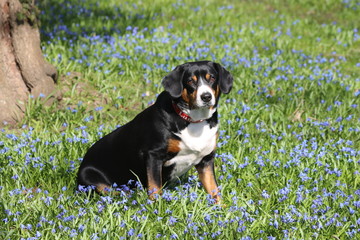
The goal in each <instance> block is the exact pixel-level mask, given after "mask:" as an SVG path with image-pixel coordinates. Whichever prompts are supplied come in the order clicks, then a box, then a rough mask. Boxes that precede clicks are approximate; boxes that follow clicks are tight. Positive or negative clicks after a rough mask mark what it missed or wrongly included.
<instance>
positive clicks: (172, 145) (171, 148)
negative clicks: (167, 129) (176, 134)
mask: <svg viewBox="0 0 360 240" xmlns="http://www.w3.org/2000/svg"><path fill="white" fill-rule="evenodd" d="M167 151H168V152H172V153H178V152H179V151H180V140H176V139H172V138H170V139H169V141H168V147H167Z"/></svg>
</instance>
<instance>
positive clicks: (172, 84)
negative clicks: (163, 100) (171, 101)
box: [162, 65, 184, 98]
mask: <svg viewBox="0 0 360 240" xmlns="http://www.w3.org/2000/svg"><path fill="white" fill-rule="evenodd" d="M183 76H184V65H179V66H177V67H176V68H175V69H174V70H172V71H171V72H170V73H169V74H168V75H167V76H165V77H164V79H163V80H162V85H163V86H164V88H165V91H167V92H168V93H170V95H171V96H172V97H173V98H178V97H180V96H181V92H182V90H183V83H182V79H183Z"/></svg>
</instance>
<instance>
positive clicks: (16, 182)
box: [0, 0, 360, 239]
mask: <svg viewBox="0 0 360 240" xmlns="http://www.w3.org/2000/svg"><path fill="white" fill-rule="evenodd" d="M39 8H40V9H41V10H42V14H41V16H40V19H41V23H42V25H41V36H42V48H43V52H44V54H45V56H46V58H47V59H48V61H50V62H51V63H52V64H54V65H55V66H56V67H57V69H58V71H59V75H60V78H59V82H58V86H59V89H60V91H62V94H63V99H62V101H60V102H56V103H54V104H53V105H51V106H44V105H43V104H42V99H33V98H30V99H29V104H28V110H27V112H26V118H25V119H24V121H23V122H22V123H19V125H18V126H16V127H5V128H4V129H1V130H0V174H1V177H0V198H1V201H0V239H154V238H157V237H159V238H162V239H356V238H359V235H360V234H359V232H360V214H359V211H360V175H359V174H360V172H359V171H360V167H359V163H360V162H359V161H360V134H359V131H360V106H359V105H360V76H359V71H360V62H359V59H360V50H359V49H360V37H359V32H358V31H359V21H358V16H359V12H360V3H359V2H358V1H355V0H354V1H352V0H344V1H335V0H327V1H295V0H291V1H279V0H267V1H230V0H228V1H222V2H221V3H219V1H199V0H198V1H189V0H183V1H169V0H156V1H135V2H134V3H130V2H122V1H121V2H119V1H115V0H110V1H101V2H98V1H93V0H88V1H85V0H83V1H80V2H79V1H72V0H68V1H65V0H63V1H53V0H44V1H41V3H39ZM203 59H208V60H213V61H216V62H219V63H221V64H222V65H224V66H225V67H226V68H227V69H228V70H229V71H230V72H231V73H232V74H233V76H234V79H235V83H234V88H233V90H232V92H231V93H230V94H229V95H223V96H222V99H221V103H220V109H219V114H220V115H221V117H220V121H221V130H220V137H219V143H218V150H217V159H216V173H217V177H218V179H219V183H220V185H221V188H222V198H223V203H224V205H226V207H221V206H214V205H213V204H212V203H211V200H210V199H209V196H207V194H206V193H205V191H204V190H203V188H202V187H201V186H200V184H199V182H198V179H197V176H196V173H195V171H193V170H192V171H190V172H189V174H188V175H187V176H186V177H184V178H183V180H182V183H181V184H180V185H176V186H174V187H169V188H166V189H165V190H164V194H163V195H162V196H160V197H159V198H158V199H157V200H156V201H154V202H151V201H150V200H148V198H147V194H146V192H145V191H144V190H143V189H142V188H141V187H139V188H138V189H133V190H132V191H131V192H130V193H126V194H125V193H121V194H120V196H116V197H113V196H88V195H86V194H78V193H76V192H75V176H76V171H77V168H78V166H79V164H80V162H81V159H82V157H83V155H84V154H85V152H86V150H87V149H88V148H89V147H90V146H91V144H92V143H93V142H95V141H96V140H98V139H99V138H100V137H101V136H103V135H105V134H107V133H109V132H110V131H112V130H113V129H115V128H116V127H117V126H120V125H122V124H124V123H126V122H127V121H129V120H131V119H132V118H133V117H134V116H135V115H136V114H137V113H138V112H140V111H141V110H142V109H144V108H146V107H147V106H149V105H150V104H151V103H152V102H153V101H154V100H155V98H156V95H157V94H158V93H160V92H161V91H162V87H161V85H160V82H161V79H162V77H163V76H164V75H166V73H167V72H169V71H171V70H172V69H173V68H174V67H175V66H176V65H178V64H181V63H183V62H186V61H194V60H203Z"/></svg>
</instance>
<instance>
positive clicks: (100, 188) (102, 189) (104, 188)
mask: <svg viewBox="0 0 360 240" xmlns="http://www.w3.org/2000/svg"><path fill="white" fill-rule="evenodd" d="M110 189H111V186H109V185H107V184H103V183H99V184H97V185H96V191H97V192H98V193H100V194H103V195H106V194H108V193H109V192H110Z"/></svg>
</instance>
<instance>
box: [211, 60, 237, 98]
mask: <svg viewBox="0 0 360 240" xmlns="http://www.w3.org/2000/svg"><path fill="white" fill-rule="evenodd" d="M214 66H215V69H216V70H217V71H218V73H219V86H220V91H221V92H222V93H225V94H227V93H229V92H230V90H231V88H232V85H233V81H234V78H233V76H232V75H231V74H230V73H229V71H228V70H226V69H225V68H224V67H223V66H221V65H220V64H219V63H214Z"/></svg>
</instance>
